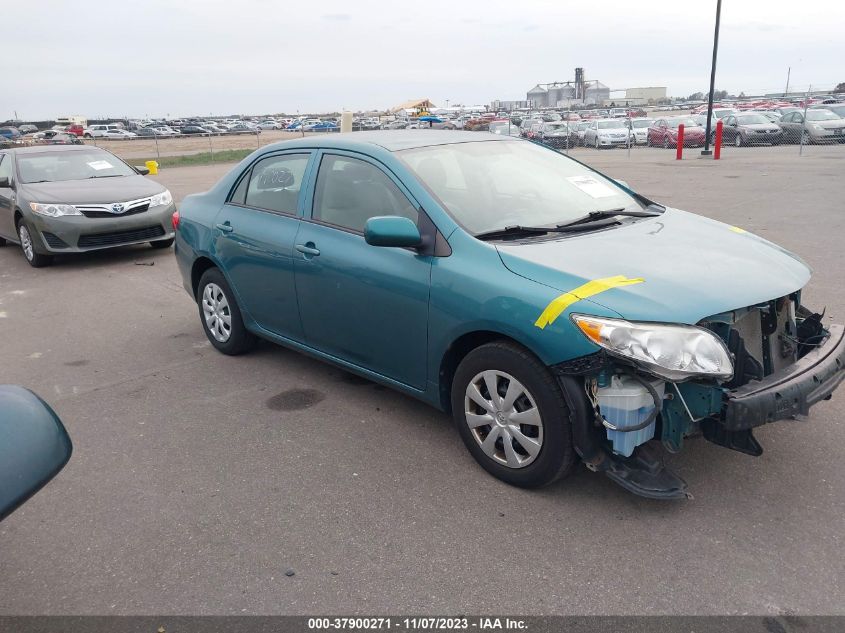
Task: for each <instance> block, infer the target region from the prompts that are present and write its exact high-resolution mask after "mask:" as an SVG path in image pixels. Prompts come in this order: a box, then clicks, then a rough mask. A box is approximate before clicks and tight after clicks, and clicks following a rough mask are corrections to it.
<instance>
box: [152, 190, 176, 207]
mask: <svg viewBox="0 0 845 633" xmlns="http://www.w3.org/2000/svg"><path fill="white" fill-rule="evenodd" d="M171 202H173V196H172V195H171V194H170V191H169V190H168V189H165V190H164V191H162V192H161V193H157V194H156V195H154V196H153V197H152V198H150V206H151V207H158V206H166V205H168V204H170V203H171Z"/></svg>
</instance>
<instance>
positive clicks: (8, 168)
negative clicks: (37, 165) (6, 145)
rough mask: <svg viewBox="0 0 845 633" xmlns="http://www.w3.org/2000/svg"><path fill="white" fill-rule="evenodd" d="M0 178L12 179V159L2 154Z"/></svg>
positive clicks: (0, 155)
mask: <svg viewBox="0 0 845 633" xmlns="http://www.w3.org/2000/svg"><path fill="white" fill-rule="evenodd" d="M0 178H8V179H9V180H11V179H12V159H11V158H9V156H8V155H7V154H0Z"/></svg>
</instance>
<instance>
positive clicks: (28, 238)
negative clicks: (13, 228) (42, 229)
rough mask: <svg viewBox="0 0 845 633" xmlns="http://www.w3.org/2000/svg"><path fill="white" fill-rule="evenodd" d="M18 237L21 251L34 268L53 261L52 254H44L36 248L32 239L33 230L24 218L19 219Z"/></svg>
mask: <svg viewBox="0 0 845 633" xmlns="http://www.w3.org/2000/svg"><path fill="white" fill-rule="evenodd" d="M18 239H19V240H20V243H21V252H22V253H23V256H24V258H25V259H26V261H27V262H28V263H29V265H30V266H32V267H33V268H43V267H44V266H49V265H50V264H52V263H53V257H52V256H51V255H42V254H41V253H39V252H37V251H36V250H35V243H34V242H33V241H32V231H31V230H30V228H29V226H28V225H27V223H26V222H25V221H24V220H23V218H21V219H20V220H18Z"/></svg>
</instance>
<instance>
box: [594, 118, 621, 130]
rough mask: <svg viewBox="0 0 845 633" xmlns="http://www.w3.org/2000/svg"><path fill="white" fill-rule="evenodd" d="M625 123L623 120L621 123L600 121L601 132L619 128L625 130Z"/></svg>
mask: <svg viewBox="0 0 845 633" xmlns="http://www.w3.org/2000/svg"><path fill="white" fill-rule="evenodd" d="M624 127H625V123H623V122H622V121H621V120H619V121H599V129H600V130H615V129H618V128H624Z"/></svg>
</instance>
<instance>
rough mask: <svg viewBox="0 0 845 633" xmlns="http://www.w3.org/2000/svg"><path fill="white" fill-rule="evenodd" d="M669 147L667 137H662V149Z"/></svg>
mask: <svg viewBox="0 0 845 633" xmlns="http://www.w3.org/2000/svg"><path fill="white" fill-rule="evenodd" d="M670 147H671V144H670V143H669V137H668V136H664V137H663V149H669V148H670Z"/></svg>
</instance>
